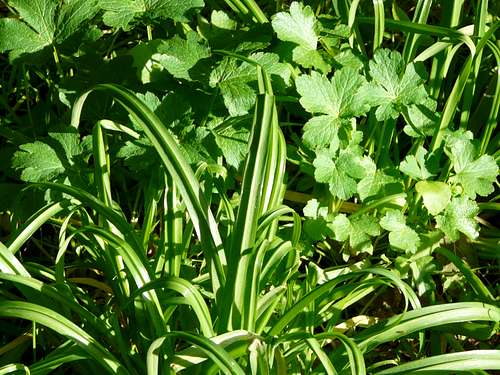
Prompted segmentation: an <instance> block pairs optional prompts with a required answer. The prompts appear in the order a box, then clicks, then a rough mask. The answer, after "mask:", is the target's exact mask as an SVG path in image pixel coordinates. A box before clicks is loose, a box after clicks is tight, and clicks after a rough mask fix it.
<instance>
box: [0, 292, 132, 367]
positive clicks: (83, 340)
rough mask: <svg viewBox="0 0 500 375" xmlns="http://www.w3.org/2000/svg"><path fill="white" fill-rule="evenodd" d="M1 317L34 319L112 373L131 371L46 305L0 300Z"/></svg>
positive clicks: (94, 340)
mask: <svg viewBox="0 0 500 375" xmlns="http://www.w3.org/2000/svg"><path fill="white" fill-rule="evenodd" d="M0 317H3V318H19V319H26V320H31V321H34V322H36V323H38V324H41V325H43V326H46V327H48V328H50V329H52V330H54V331H55V332H57V333H59V334H60V335H63V336H65V337H67V338H68V339H71V340H72V341H73V342H75V343H76V344H77V345H78V346H80V347H81V348H82V349H83V350H84V351H85V352H86V353H87V355H88V356H89V358H92V359H93V360H95V361H96V362H97V363H99V364H101V365H102V366H103V368H105V369H106V370H107V372H109V373H110V374H119V375H128V374H129V372H128V371H127V370H126V369H125V368H124V367H123V366H122V365H121V364H120V363H119V362H118V360H117V359H116V358H115V357H114V356H113V355H112V354H111V353H110V352H109V351H108V350H106V349H105V348H104V347H103V346H102V345H101V344H100V343H99V342H98V341H97V340H96V339H94V338H93V337H92V336H90V335H89V334H88V333H86V332H85V331H84V330H83V329H81V328H80V327H78V326H77V325H75V324H74V323H73V322H71V321H69V320H68V319H66V318H65V317H64V316H62V315H60V314H58V313H57V312H55V311H53V310H50V309H48V308H46V307H43V306H40V305H36V304H33V303H29V302H22V301H0Z"/></svg>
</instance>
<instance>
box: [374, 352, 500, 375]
mask: <svg viewBox="0 0 500 375" xmlns="http://www.w3.org/2000/svg"><path fill="white" fill-rule="evenodd" d="M473 370H500V350H470V351H467V352H462V353H449V354H442V355H436V356H433V357H429V358H424V359H419V360H417V361H412V362H409V363H405V364H402V365H399V366H396V367H392V368H390V369H386V370H383V371H379V372H377V373H376V374H375V375H396V374H398V375H399V374H413V373H418V374H449V373H456V372H462V371H473Z"/></svg>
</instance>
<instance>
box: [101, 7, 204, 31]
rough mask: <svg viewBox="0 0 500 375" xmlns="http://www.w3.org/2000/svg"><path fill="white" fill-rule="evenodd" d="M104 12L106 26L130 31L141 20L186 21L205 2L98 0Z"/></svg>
mask: <svg viewBox="0 0 500 375" xmlns="http://www.w3.org/2000/svg"><path fill="white" fill-rule="evenodd" d="M98 1H99V6H100V7H101V8H102V9H103V10H104V15H103V21H104V23H105V24H106V25H108V26H111V27H115V28H122V29H124V30H129V29H130V28H131V27H132V26H131V23H133V22H137V21H139V20H143V21H146V22H147V21H149V22H151V21H153V20H156V19H168V18H170V19H173V20H175V21H185V20H186V19H187V18H186V12H188V11H189V10H191V9H193V8H201V7H203V5H204V3H203V0H186V1H183V2H182V3H178V2H177V1H175V0H125V1H121V0H98Z"/></svg>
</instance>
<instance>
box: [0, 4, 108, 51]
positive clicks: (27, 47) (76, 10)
mask: <svg viewBox="0 0 500 375" xmlns="http://www.w3.org/2000/svg"><path fill="white" fill-rule="evenodd" d="M97 1H98V0H90V1H86V0H69V1H65V2H63V3H61V2H58V1H56V0H33V1H31V0H12V1H9V5H11V6H12V7H13V8H14V9H15V10H16V11H17V12H18V14H19V17H20V20H19V19H14V18H2V19H1V20H0V51H2V52H4V51H11V52H10V58H11V59H12V60H15V59H16V58H18V57H20V56H21V55H22V54H25V53H27V54H29V53H33V52H36V51H39V50H41V49H43V48H45V47H47V46H55V45H57V44H60V43H62V42H64V41H65V40H66V39H68V38H69V37H70V36H72V35H73V34H74V33H76V32H79V31H80V30H81V29H82V27H83V25H84V23H85V22H88V21H89V20H91V19H92V18H93V17H94V16H95V15H96V14H97V12H98V11H99V8H98V6H97Z"/></svg>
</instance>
